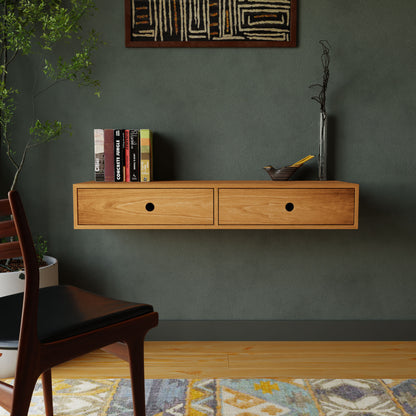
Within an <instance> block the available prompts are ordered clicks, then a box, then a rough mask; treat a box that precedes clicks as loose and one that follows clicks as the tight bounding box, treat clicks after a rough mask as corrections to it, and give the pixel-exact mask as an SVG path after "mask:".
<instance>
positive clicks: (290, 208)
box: [285, 202, 295, 212]
mask: <svg viewBox="0 0 416 416" xmlns="http://www.w3.org/2000/svg"><path fill="white" fill-rule="evenodd" d="M285 208H286V211H288V212H291V211H293V210H294V208H295V206H294V205H293V204H292V203H291V202H288V203H287V204H286V206H285Z"/></svg>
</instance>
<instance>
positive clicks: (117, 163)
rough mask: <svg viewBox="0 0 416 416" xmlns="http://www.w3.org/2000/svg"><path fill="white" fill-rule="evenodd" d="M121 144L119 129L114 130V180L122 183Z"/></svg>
mask: <svg viewBox="0 0 416 416" xmlns="http://www.w3.org/2000/svg"><path fill="white" fill-rule="evenodd" d="M122 154H123V143H122V135H121V130H120V129H115V130H114V180H115V182H123V179H124V178H123V156H122Z"/></svg>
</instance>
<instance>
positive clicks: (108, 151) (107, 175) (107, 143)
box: [104, 129, 114, 182]
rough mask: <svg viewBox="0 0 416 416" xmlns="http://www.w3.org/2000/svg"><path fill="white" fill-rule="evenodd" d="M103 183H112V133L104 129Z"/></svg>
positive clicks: (111, 130) (110, 130)
mask: <svg viewBox="0 0 416 416" xmlns="http://www.w3.org/2000/svg"><path fill="white" fill-rule="evenodd" d="M104 181H105V182H114V131H113V129H104Z"/></svg>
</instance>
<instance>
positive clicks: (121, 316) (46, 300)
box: [0, 286, 153, 349]
mask: <svg viewBox="0 0 416 416" xmlns="http://www.w3.org/2000/svg"><path fill="white" fill-rule="evenodd" d="M22 304H23V293H17V294H15V295H10V296H5V297H2V298H0V317H1V318H0V348H3V349H16V348H17V347H18V342H19V331H20V317H21V311H22ZM150 312H153V307H152V306H151V305H147V304H142V303H132V302H125V301H120V300H115V299H111V298H107V297H104V296H100V295H96V294H94V293H90V292H87V291H85V290H82V289H79V288H76V287H73V286H50V287H45V288H42V289H39V307H38V336H39V340H40V341H41V342H44V343H45V342H53V341H57V340H59V339H63V338H68V337H71V336H74V335H79V334H83V333H86V332H89V331H92V330H94V329H98V328H102V327H104V326H108V325H109V324H115V323H118V322H121V321H124V320H126V319H131V318H134V317H137V316H140V315H144V314H147V313H150ZM6 317H7V319H5V318H6Z"/></svg>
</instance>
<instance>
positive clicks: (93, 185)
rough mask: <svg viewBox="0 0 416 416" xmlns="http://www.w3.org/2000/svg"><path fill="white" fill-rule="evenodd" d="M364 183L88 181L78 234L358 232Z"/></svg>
mask: <svg viewBox="0 0 416 416" xmlns="http://www.w3.org/2000/svg"><path fill="white" fill-rule="evenodd" d="M358 188H359V186H358V184H354V183H348V182H340V181H166V182H148V183H143V182H130V183H126V182H84V183H78V184H74V185H73V191H74V228H75V229H357V228H358Z"/></svg>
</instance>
